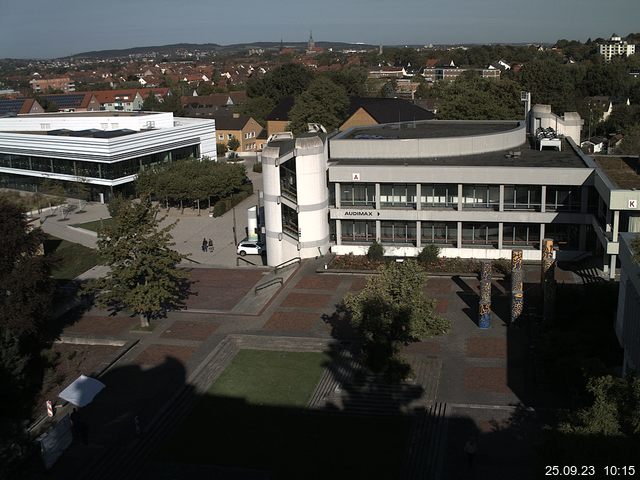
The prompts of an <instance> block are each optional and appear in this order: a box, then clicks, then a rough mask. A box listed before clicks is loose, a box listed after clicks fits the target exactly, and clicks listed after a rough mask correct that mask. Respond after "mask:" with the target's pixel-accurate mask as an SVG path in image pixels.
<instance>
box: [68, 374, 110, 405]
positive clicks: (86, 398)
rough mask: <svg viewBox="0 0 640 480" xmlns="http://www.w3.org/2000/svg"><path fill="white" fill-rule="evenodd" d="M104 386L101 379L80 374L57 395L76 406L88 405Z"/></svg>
mask: <svg viewBox="0 0 640 480" xmlns="http://www.w3.org/2000/svg"><path fill="white" fill-rule="evenodd" d="M104 387H105V385H104V383H102V382H101V381H99V380H96V379H95V378H91V377H86V376H84V375H80V376H79V377H78V378H77V379H75V380H74V381H73V383H72V384H71V385H69V386H68V387H67V388H65V389H64V390H63V391H62V392H60V395H58V397H60V398H61V399H63V400H66V401H67V402H69V403H71V404H73V405H75V406H76V407H84V406H85V405H89V404H90V403H91V402H92V401H93V399H94V398H95V396H96V395H97V394H98V393H100V391H101V390H102V389H103V388H104Z"/></svg>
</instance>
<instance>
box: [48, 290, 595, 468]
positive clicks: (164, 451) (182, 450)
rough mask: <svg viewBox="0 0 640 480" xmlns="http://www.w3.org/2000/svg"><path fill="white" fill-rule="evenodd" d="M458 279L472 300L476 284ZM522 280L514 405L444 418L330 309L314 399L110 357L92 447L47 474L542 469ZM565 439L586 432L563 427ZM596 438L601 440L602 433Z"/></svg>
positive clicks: (512, 347)
mask: <svg viewBox="0 0 640 480" xmlns="http://www.w3.org/2000/svg"><path fill="white" fill-rule="evenodd" d="M458 280H459V279H458ZM458 280H454V281H455V282H456V285H458V286H459V287H460V288H461V289H462V293H463V294H464V295H466V296H467V297H466V298H467V299H468V300H469V302H467V306H468V307H469V309H473V305H474V304H473V303H471V302H473V299H472V298H471V294H472V293H473V287H471V286H469V285H468V284H467V283H463V284H460V283H457V282H458ZM527 288H528V290H526V291H528V292H529V295H530V297H528V301H529V303H527V307H526V311H527V312H528V313H527V315H526V316H525V317H524V318H523V319H522V321H521V322H520V323H519V324H518V325H517V326H516V327H515V328H514V327H509V328H507V331H506V335H507V355H508V358H507V370H508V386H509V388H510V389H511V390H512V391H513V392H514V393H515V394H516V395H517V397H518V399H519V400H520V402H521V403H520V404H518V405H516V406H515V408H514V409H513V410H512V411H502V412H500V411H497V410H496V411H490V412H489V413H486V416H485V417H482V416H481V415H480V416H479V415H478V413H477V412H471V411H465V410H464V409H462V408H457V409H456V410H455V411H454V413H453V414H451V415H450V416H449V417H448V418H447V419H446V423H443V424H438V419H436V418H430V417H429V414H428V413H427V412H426V410H424V409H423V408H421V407H416V406H415V402H416V400H418V399H419V398H420V397H421V396H422V395H423V393H424V392H423V389H422V387H421V386H420V385H415V384H411V383H397V384H394V385H389V384H388V383H385V382H384V381H381V379H379V378H376V377H375V376H373V375H371V374H370V373H369V372H367V371H366V370H364V369H363V367H362V366H361V365H360V362H359V361H358V355H359V353H358V350H359V349H358V344H359V342H358V338H357V335H356V332H355V331H354V330H353V329H352V327H351V326H350V325H349V323H348V322H346V321H345V320H344V318H343V317H341V316H340V315H339V314H337V313H336V314H335V315H333V316H329V317H326V318H325V321H327V322H328V323H330V324H331V326H332V337H333V340H334V341H333V342H332V343H331V344H330V346H329V348H328V349H327V351H326V352H325V354H326V361H325V363H324V365H323V366H324V367H325V368H326V370H327V373H330V374H331V377H332V378H333V379H334V380H335V382H334V383H331V382H328V383H327V384H326V385H327V388H326V389H325V390H324V391H323V392H321V393H322V395H321V398H319V401H318V404H317V408H313V409H310V408H304V407H287V406H280V405H256V404H252V403H249V402H247V400H246V399H245V398H230V397H221V396H216V395H212V394H198V393H196V392H195V391H194V389H193V388H192V387H191V386H190V385H188V384H186V380H185V367H184V366H183V365H182V363H180V361H178V360H176V359H172V358H166V359H165V360H164V362H163V363H161V364H159V365H158V366H156V367H153V368H149V369H142V368H140V367H139V366H124V367H119V368H115V369H113V370H112V371H110V372H108V373H107V374H105V375H104V376H103V377H102V378H101V380H102V381H103V382H104V383H105V384H106V385H107V388H106V389H105V390H104V391H103V392H102V393H101V394H100V395H99V396H98V397H97V399H96V401H95V403H94V404H92V405H90V406H89V407H87V408H86V409H83V411H82V416H83V419H86V421H87V425H88V427H89V444H90V445H89V447H84V446H82V445H80V444H76V445H74V447H73V449H72V450H71V451H70V452H68V453H67V454H65V456H63V457H62V459H61V460H60V462H59V464H58V465H57V466H56V467H55V469H54V472H53V475H49V478H88V477H92V480H97V479H99V478H128V477H134V476H136V475H139V477H138V478H154V479H160V480H162V479H182V478H184V479H187V478H188V479H191V478H216V479H234V480H235V479H256V480H258V479H260V480H262V479H271V478H273V479H294V478H295V479H299V478H305V479H315V478H318V479H319V478H323V479H325V478H372V479H378V478H380V479H392V478H407V479H409V478H461V479H464V478H474V479H480V478H487V479H489V478H491V479H494V478H523V479H527V478H538V477H540V476H542V475H544V470H543V466H542V465H541V464H540V462H539V461H538V458H539V457H538V451H537V450H536V448H537V446H538V445H540V444H541V441H542V440H541V439H542V437H543V430H542V428H541V427H542V423H543V422H544V421H546V419H544V418H542V417H541V416H540V414H539V413H534V412H533V411H532V410H531V409H529V408H528V405H529V404H528V402H530V401H532V399H533V397H532V396H531V392H530V387H529V386H527V385H530V384H529V383H527V382H529V380H530V378H529V377H530V373H531V372H529V371H528V370H527V368H529V367H528V365H527V362H528V361H530V360H531V359H530V358H529V357H528V352H529V350H528V346H529V343H528V338H529V333H530V332H529V327H530V324H529V323H528V322H532V321H534V317H535V315H536V313H535V312H536V303H535V302H536V301H537V300H536V298H537V297H536V290H535V288H536V285H535V284H533V285H528V286H526V287H525V289H527ZM455 294H458V293H455ZM455 294H454V293H452V295H455ZM476 297H477V294H476ZM502 297H503V296H500V295H499V294H498V295H497V296H496V297H495V299H494V301H495V306H496V307H497V310H495V311H494V322H499V321H501V320H502V318H508V317H502V315H504V312H505V311H507V312H508V310H505V308H504V306H501V305H500V304H501V302H502V303H505V302H506V304H507V305H508V297H507V298H502ZM460 298H463V299H464V298H465V297H462V296H461V297H460ZM538 300H539V299H538ZM475 302H477V298H476V300H475ZM476 305H477V303H476ZM470 311H472V310H470ZM475 311H477V309H476V310H475ZM496 311H497V312H502V313H500V314H498V313H495V312H496ZM529 312H530V313H529ZM469 321H470V322H471V321H472V319H471V318H469ZM494 325H495V326H496V327H497V326H498V323H495V324H494ZM473 328H477V327H476V325H473ZM323 379H324V377H323ZM322 381H323V380H321V382H322ZM317 388H318V390H321V388H320V386H318V387H317ZM136 415H137V416H138V417H139V422H140V425H141V435H140V437H138V435H137V432H136V429H135V423H134V420H133V419H134V418H135V416H136ZM421 418H422V419H423V422H422V423H421V421H420V419H421ZM438 425H440V426H438ZM470 437H473V438H474V439H475V440H476V442H477V445H478V449H477V454H476V455H475V458H474V461H473V465H472V466H470V465H469V463H468V459H467V454H466V453H465V451H464V447H465V443H466V442H467V440H468V439H469V438H470ZM561 440H562V441H564V443H563V442H561ZM567 440H569V442H570V441H572V440H576V441H578V440H579V439H578V438H568V437H567V436H564V437H562V438H561V439H560V440H558V439H556V441H557V442H558V444H562V445H566V443H567V442H566V441H567ZM589 441H590V442H591V441H592V442H594V443H593V445H594V446H596V445H598V443H597V442H598V441H605V439H603V438H595V437H592V438H590V439H589ZM96 452H98V453H96ZM89 453H91V455H93V457H92V458H91V460H90V461H89V463H86V462H87V461H88V458H89V457H88V454H89ZM78 471H80V472H81V473H80V474H76V473H74V472H78ZM95 472H99V473H100V474H99V475H95Z"/></svg>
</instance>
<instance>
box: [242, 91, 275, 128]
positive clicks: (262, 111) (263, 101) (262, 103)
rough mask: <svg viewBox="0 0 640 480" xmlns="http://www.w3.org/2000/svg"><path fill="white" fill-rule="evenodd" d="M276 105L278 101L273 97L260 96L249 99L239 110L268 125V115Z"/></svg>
mask: <svg viewBox="0 0 640 480" xmlns="http://www.w3.org/2000/svg"><path fill="white" fill-rule="evenodd" d="M275 106H276V102H274V101H273V100H272V99H271V98H269V97H267V96H260V97H254V98H249V99H247V101H246V102H245V103H243V104H242V105H240V106H239V107H238V109H237V111H238V113H241V114H242V115H248V116H250V117H252V118H253V119H254V120H255V121H256V122H258V123H259V124H261V125H263V126H264V125H266V118H267V115H269V113H270V112H271V110H273V108H274V107H275Z"/></svg>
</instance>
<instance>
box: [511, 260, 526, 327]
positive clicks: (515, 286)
mask: <svg viewBox="0 0 640 480" xmlns="http://www.w3.org/2000/svg"><path fill="white" fill-rule="evenodd" d="M523 305H524V287H523V271H522V250H513V251H512V252H511V323H514V322H516V321H517V320H518V319H519V318H520V315H522V308H523Z"/></svg>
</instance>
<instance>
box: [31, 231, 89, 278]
mask: <svg viewBox="0 0 640 480" xmlns="http://www.w3.org/2000/svg"><path fill="white" fill-rule="evenodd" d="M44 251H45V253H46V254H47V255H52V256H53V259H54V265H53V268H52V270H51V276H52V277H53V278H55V279H56V280H73V279H74V278H75V277H77V276H78V275H80V274H81V273H83V272H86V271H87V270H89V269H90V268H92V267H94V266H96V265H97V264H98V253H97V252H96V251H95V250H93V249H91V248H87V247H85V246H84V245H78V244H77V243H71V242H67V241H66V240H61V239H59V238H56V237H51V236H50V237H48V239H47V240H45V242H44Z"/></svg>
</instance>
